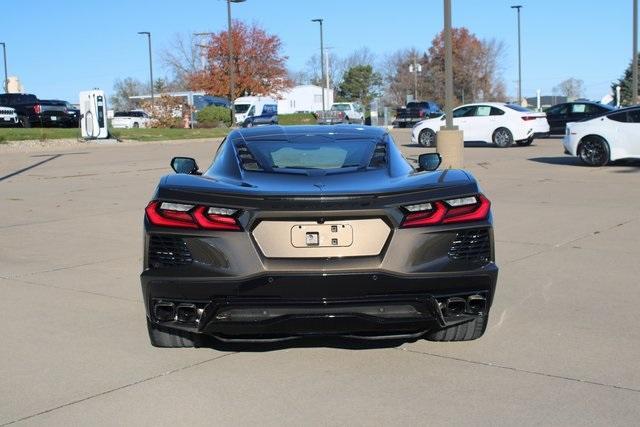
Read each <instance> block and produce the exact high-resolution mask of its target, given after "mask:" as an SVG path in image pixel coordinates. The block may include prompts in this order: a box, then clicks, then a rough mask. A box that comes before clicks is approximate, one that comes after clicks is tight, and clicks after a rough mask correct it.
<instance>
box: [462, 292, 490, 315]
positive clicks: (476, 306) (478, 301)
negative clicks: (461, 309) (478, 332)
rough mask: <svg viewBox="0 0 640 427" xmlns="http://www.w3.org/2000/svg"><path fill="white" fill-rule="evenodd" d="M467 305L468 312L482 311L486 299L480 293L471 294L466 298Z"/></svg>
mask: <svg viewBox="0 0 640 427" xmlns="http://www.w3.org/2000/svg"><path fill="white" fill-rule="evenodd" d="M467 306H468V307H469V312H470V313H473V314H480V313H483V312H484V311H485V309H486V308H487V299H486V298H485V297H483V296H482V295H471V296H470V297H469V298H467Z"/></svg>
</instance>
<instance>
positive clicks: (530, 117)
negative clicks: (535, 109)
mask: <svg viewBox="0 0 640 427" xmlns="http://www.w3.org/2000/svg"><path fill="white" fill-rule="evenodd" d="M535 119H537V117H536V116H522V120H524V121H525V122H528V121H529V120H535Z"/></svg>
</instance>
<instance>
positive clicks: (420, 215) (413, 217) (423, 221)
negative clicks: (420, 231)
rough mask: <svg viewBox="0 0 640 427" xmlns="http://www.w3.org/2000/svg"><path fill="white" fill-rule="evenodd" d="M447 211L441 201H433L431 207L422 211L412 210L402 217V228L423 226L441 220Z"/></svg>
mask: <svg viewBox="0 0 640 427" xmlns="http://www.w3.org/2000/svg"><path fill="white" fill-rule="evenodd" d="M446 213H447V207H446V206H445V205H444V203H442V202H434V203H433V209H431V210H430V211H424V212H413V213H410V214H408V215H407V216H405V217H404V221H402V225H401V227H402V228H409V227H425V226H427V225H435V224H438V223H440V222H441V221H442V219H443V218H444V216H445V214H446Z"/></svg>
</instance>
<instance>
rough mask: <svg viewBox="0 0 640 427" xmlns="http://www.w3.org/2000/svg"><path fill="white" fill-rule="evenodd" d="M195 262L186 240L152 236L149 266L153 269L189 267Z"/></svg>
mask: <svg viewBox="0 0 640 427" xmlns="http://www.w3.org/2000/svg"><path fill="white" fill-rule="evenodd" d="M192 262H193V257H192V256H191V251H189V248H188V247H187V244H186V243H185V241H184V240H182V239H181V238H179V237H172V236H151V240H150V241H149V266H150V267H152V268H160V267H175V266H180V265H189V264H191V263H192Z"/></svg>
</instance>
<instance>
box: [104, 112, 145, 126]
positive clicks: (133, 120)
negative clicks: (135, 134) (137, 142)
mask: <svg viewBox="0 0 640 427" xmlns="http://www.w3.org/2000/svg"><path fill="white" fill-rule="evenodd" d="M149 121H150V119H149V115H148V114H147V113H145V112H144V111H140V110H134V111H116V112H115V113H114V114H113V119H111V127H112V128H115V129H131V128H146V127H147V126H148V125H149Z"/></svg>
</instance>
